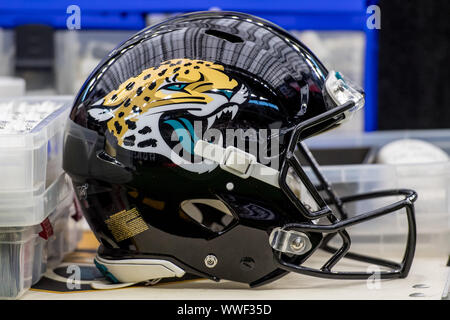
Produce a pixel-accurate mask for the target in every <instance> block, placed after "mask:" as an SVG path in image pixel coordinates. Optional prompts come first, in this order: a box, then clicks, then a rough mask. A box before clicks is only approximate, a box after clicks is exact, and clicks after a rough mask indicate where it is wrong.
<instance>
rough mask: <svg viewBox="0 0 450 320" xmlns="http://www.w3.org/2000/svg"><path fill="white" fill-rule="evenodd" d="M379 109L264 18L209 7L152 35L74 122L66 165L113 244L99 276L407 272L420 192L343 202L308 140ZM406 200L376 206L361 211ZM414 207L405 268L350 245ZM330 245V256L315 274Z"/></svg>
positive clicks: (126, 55) (126, 45) (98, 74)
mask: <svg viewBox="0 0 450 320" xmlns="http://www.w3.org/2000/svg"><path fill="white" fill-rule="evenodd" d="M363 105H364V93H363V91H362V90H361V89H360V88H358V87H357V86H356V85H354V84H353V83H351V82H350V81H349V80H348V79H346V78H345V77H344V76H343V75H342V74H341V73H339V72H336V71H327V69H326V68H325V67H324V65H323V64H322V63H321V62H320V61H319V60H318V59H317V57H315V56H314V54H313V53H312V52H311V51H310V50H309V49H308V48H307V47H306V46H305V45H304V44H302V43H301V42H300V41H299V40H297V39H296V38H294V37H293V36H292V35H291V34H289V33H288V32H287V31H285V30H283V29H281V28H280V27H278V26H276V25H274V24H272V23H270V22H268V21H265V20H262V19H259V18H257V17H254V16H251V15H247V14H242V13H235V12H197V13H191V14H185V15H180V16H176V17H173V18H171V19H168V20H166V21H164V22H162V23H159V24H156V25H153V26H150V27H148V28H146V29H144V30H142V31H140V32H138V33H137V34H135V35H134V36H133V37H131V38H130V39H128V40H126V41H125V42H123V43H122V44H120V45H119V46H118V47H117V48H116V49H114V50H113V51H112V52H111V53H110V54H109V55H108V56H107V57H105V59H104V60H103V61H102V62H101V63H100V64H99V65H98V66H97V67H96V69H95V70H94V71H93V72H92V74H91V75H90V76H89V78H88V79H87V80H86V82H85V84H84V85H83V86H82V88H81V90H80V92H79V93H78V95H77V97H76V98H75V101H74V105H73V109H72V111H71V114H70V119H69V120H68V124H67V127H66V133H65V144H64V159H63V166H64V169H65V170H66V171H67V172H68V174H69V175H70V177H71V178H72V181H73V184H74V187H75V189H76V191H77V196H78V199H79V200H80V202H81V206H82V208H83V211H84V215H85V217H86V219H87V221H88V223H89V225H90V227H91V228H92V230H93V232H94V233H95V235H96V236H97V238H98V240H99V242H100V243H101V245H100V247H99V249H98V253H97V256H96V258H95V263H96V265H97V267H98V268H99V269H100V270H101V271H102V272H103V273H104V274H105V275H106V276H107V277H108V278H109V279H110V280H111V281H113V282H117V283H136V282H142V281H146V280H155V279H160V278H170V277H181V276H183V275H185V274H192V275H196V276H199V277H204V278H208V279H212V280H220V279H227V280H232V281H238V282H243V283H248V284H250V285H251V286H257V285H262V284H265V283H268V282H271V281H273V280H275V279H278V278H280V277H281V276H283V275H285V274H286V273H288V272H297V273H300V274H306V275H311V276H317V277H324V278H339V279H367V278H368V277H370V276H371V275H372V274H371V273H368V272H365V271H361V272H353V271H349V272H346V271H345V272H344V271H335V270H333V267H334V266H335V265H336V264H337V263H338V262H339V261H341V259H342V258H344V257H345V258H349V259H354V260H358V261H362V262H366V263H369V264H375V265H378V266H381V267H383V270H382V271H381V273H380V274H379V276H380V277H381V278H401V277H405V276H406V275H407V274H408V271H409V269H410V266H411V263H412V260H413V256H414V251H415V241H416V229H415V228H416V227H415V218H414V205H413V203H414V201H415V200H416V198H417V195H416V193H415V192H414V191H412V190H406V189H401V190H388V191H377V192H371V193H366V194H358V195H351V196H346V197H339V196H338V195H337V194H336V193H335V192H334V191H333V189H332V186H331V185H330V184H329V183H328V182H327V180H326V179H325V177H324V176H323V175H322V174H321V172H320V169H319V165H318V164H317V162H316V161H315V159H314V157H313V156H312V154H311V152H310V151H309V150H308V148H307V146H306V144H305V143H304V140H305V139H307V138H309V137H312V136H314V135H317V134H319V133H321V132H323V131H326V130H330V129H333V128H335V127H337V126H339V125H340V124H341V123H342V122H343V121H346V120H348V119H350V118H351V117H352V115H353V114H354V113H355V112H356V111H357V110H358V109H360V108H361V107H362V106H363ZM313 177H314V179H313ZM313 180H314V181H313ZM392 196H395V197H397V200H396V202H393V203H392V204H390V205H388V206H383V207H381V208H379V209H376V210H373V211H370V212H364V213H360V214H357V215H354V216H353V215H352V216H349V215H348V214H347V211H346V209H345V205H346V203H349V202H355V201H362V200H367V199H374V198H378V197H392ZM400 209H404V210H405V211H406V218H407V220H408V229H409V230H408V235H407V245H406V250H405V252H404V256H403V260H402V261H401V262H398V263H397V262H394V261H389V260H385V259H383V258H381V257H373V256H365V255H361V254H356V253H353V252H351V251H349V249H350V245H351V239H350V236H349V234H348V232H347V230H346V228H348V227H350V226H354V225H356V224H360V223H364V222H367V221H369V220H372V219H375V218H377V217H380V216H383V215H386V214H389V213H393V212H395V211H397V210H400ZM334 238H336V239H337V238H340V239H341V240H340V241H339V242H340V244H339V246H336V245H332V244H331V243H330V241H331V240H332V239H334ZM331 242H332V241H331ZM319 249H321V250H325V251H326V252H328V254H329V255H330V258H329V259H328V260H327V261H326V262H325V263H324V264H323V266H322V267H319V268H313V267H310V266H306V265H305V264H306V261H308V259H309V258H310V257H311V256H312V255H314V254H315V252H316V251H317V250H319Z"/></svg>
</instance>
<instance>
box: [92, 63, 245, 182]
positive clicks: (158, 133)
mask: <svg viewBox="0 0 450 320" xmlns="http://www.w3.org/2000/svg"><path fill="white" fill-rule="evenodd" d="M248 95H249V94H248V89H247V88H246V86H245V85H243V84H240V83H239V82H238V81H237V80H236V79H233V78H231V77H229V76H228V75H227V74H225V72H224V67H223V66H222V65H220V64H216V63H212V62H209V61H204V60H191V59H174V60H168V61H164V62H162V63H161V64H160V65H159V66H155V67H153V68H149V69H146V70H144V71H142V73H141V74H139V75H138V76H137V77H132V78H130V79H128V80H126V81H125V82H124V83H122V84H121V85H120V86H119V88H117V89H116V90H114V91H112V92H110V93H109V94H107V95H106V96H105V97H104V99H102V100H101V101H99V102H98V103H96V104H95V106H93V107H92V108H91V109H90V110H89V111H88V112H89V115H90V116H91V117H93V118H94V119H96V120H97V121H100V122H103V121H106V122H107V129H108V131H110V132H111V133H112V134H113V135H114V136H115V137H116V139H117V144H118V145H119V146H121V147H123V148H125V149H128V150H132V151H138V152H150V153H158V154H161V155H163V156H166V157H168V158H170V159H171V160H172V161H173V162H174V163H176V164H178V165H179V166H181V167H183V168H185V169H187V170H189V171H193V172H198V173H201V172H205V171H209V170H211V169H212V168H208V165H206V164H199V163H186V160H185V159H184V158H183V159H182V158H181V157H180V155H179V154H178V152H175V151H174V150H173V149H174V144H175V143H176V142H174V141H173V133H174V132H175V133H176V134H178V136H179V141H180V142H181V143H184V144H189V146H186V148H185V149H187V151H189V150H190V149H191V147H193V143H195V142H196V139H198V138H197V135H196V133H195V132H194V123H201V127H202V130H203V133H204V132H205V131H206V130H208V129H210V128H211V127H213V126H214V125H215V124H217V125H218V124H219V123H221V124H222V123H224V122H226V121H231V120H233V119H234V118H235V116H236V114H237V113H238V112H239V108H240V106H241V105H242V104H243V103H244V102H245V101H247V99H248ZM180 131H183V132H186V131H187V132H189V133H190V139H191V141H186V140H187V139H186V136H183V137H181V135H180V134H179V132H180ZM182 140H184V141H182ZM211 165H213V164H210V165H209V166H211Z"/></svg>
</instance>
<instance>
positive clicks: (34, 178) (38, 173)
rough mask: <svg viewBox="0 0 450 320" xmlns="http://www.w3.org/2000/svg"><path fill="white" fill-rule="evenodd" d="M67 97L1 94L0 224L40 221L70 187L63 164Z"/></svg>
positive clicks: (25, 223)
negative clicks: (5, 95)
mask: <svg viewBox="0 0 450 320" xmlns="http://www.w3.org/2000/svg"><path fill="white" fill-rule="evenodd" d="M71 101H72V97H36V98H33V97H26V98H17V99H13V100H11V99H8V100H5V99H0V177H1V179H0V227H5V226H15V227H17V226H29V225H34V224H37V223H39V222H41V221H42V220H43V219H45V218H46V216H47V215H48V214H49V213H50V212H51V211H52V210H53V209H54V208H55V207H56V205H57V204H58V202H59V201H61V200H62V199H64V198H65V196H66V195H67V193H68V192H69V185H70V181H68V179H67V178H66V177H64V176H63V175H62V173H63V170H62V165H61V164H62V149H63V148H62V147H63V133H64V126H65V122H66V119H67V117H68V113H69V109H70V104H71ZM18 212H20V214H18Z"/></svg>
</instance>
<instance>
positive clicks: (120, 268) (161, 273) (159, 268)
mask: <svg viewBox="0 0 450 320" xmlns="http://www.w3.org/2000/svg"><path fill="white" fill-rule="evenodd" d="M95 260H96V262H97V264H98V265H101V266H102V267H103V268H104V269H105V270H106V271H107V272H108V273H110V274H111V275H112V276H114V277H115V279H117V281H118V282H120V283H139V282H143V281H147V280H151V279H159V278H172V277H182V276H183V275H184V274H185V272H184V270H183V269H181V268H179V267H178V266H176V265H175V264H173V263H172V262H170V261H167V260H159V259H123V260H109V259H104V258H101V257H99V256H97V257H95Z"/></svg>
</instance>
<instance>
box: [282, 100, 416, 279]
mask: <svg viewBox="0 0 450 320" xmlns="http://www.w3.org/2000/svg"><path fill="white" fill-rule="evenodd" d="M354 107H355V102H354V101H351V100H350V101H348V102H346V103H344V104H343V105H341V106H339V107H336V108H333V109H331V110H329V111H327V112H325V113H323V114H321V115H319V116H317V117H314V118H311V119H309V120H307V121H304V122H303V123H301V124H299V125H298V126H297V127H296V128H295V130H294V132H293V134H292V137H291V140H290V142H289V147H288V151H287V153H286V160H285V161H284V162H283V164H282V168H281V171H280V176H279V181H278V182H279V186H280V188H281V189H282V190H283V192H284V193H285V194H286V196H287V197H288V198H289V199H290V200H291V201H292V203H293V204H294V205H295V206H296V208H297V209H298V211H299V212H300V213H301V214H302V215H303V216H304V217H305V218H307V219H308V220H311V221H313V220H316V219H318V218H326V219H327V220H328V221H329V223H330V224H326V225H322V224H320V225H319V224H316V223H315V222H313V223H290V224H286V225H284V226H283V228H282V229H283V230H285V231H289V230H293V231H295V232H302V233H314V232H319V233H322V234H325V237H324V238H323V240H322V243H321V247H320V248H321V249H323V250H324V251H326V252H329V253H331V254H332V256H331V258H330V259H329V260H328V261H327V262H326V263H325V264H324V265H323V266H322V267H321V268H320V269H313V268H309V267H304V266H300V265H295V264H292V263H290V262H288V261H286V260H285V259H284V258H283V252H277V254H275V258H276V261H277V262H278V264H279V266H280V268H282V269H285V270H288V271H291V272H297V273H301V274H306V275H310V276H316V277H322V278H338V279H367V278H369V277H370V276H372V275H374V274H375V273H377V276H379V277H380V279H391V278H404V277H406V276H407V274H408V272H409V269H410V267H411V264H412V260H413V257H414V252H415V245H416V223H415V216H414V201H415V200H416V199H417V194H416V192H414V191H412V190H404V189H401V190H386V191H378V192H370V193H364V194H359V195H352V196H348V197H342V198H340V197H339V196H337V195H336V194H335V193H334V192H333V190H332V188H331V185H330V183H329V182H328V181H327V180H326V178H325V177H324V176H323V175H322V173H321V172H320V170H319V165H318V164H317V162H316V160H315V159H314V157H313V156H312V154H311V152H310V151H309V150H308V148H307V146H306V145H305V144H304V143H303V142H302V141H301V138H302V133H303V132H304V131H305V130H308V129H310V128H311V127H315V126H318V125H321V124H324V123H326V121H329V120H330V119H333V118H337V117H339V116H340V115H342V114H346V113H348V112H349V111H350V110H351V109H352V108H354ZM296 147H298V150H299V151H300V152H301V153H302V155H303V157H304V158H305V160H306V161H307V162H308V163H309V165H310V166H311V169H312V171H313V173H314V174H315V175H316V177H317V178H318V180H319V186H320V188H319V189H320V190H323V191H324V192H325V193H326V194H327V196H328V197H329V199H327V200H325V199H323V198H322V196H321V195H320V194H319V191H318V189H317V188H316V186H314V185H313V184H312V182H311V181H310V179H309V178H308V176H307V175H306V173H305V172H304V170H303V169H302V166H301V165H300V161H299V160H298V159H297V157H296V156H295V153H294V151H295V148H296ZM290 169H291V170H294V172H295V174H296V175H297V176H298V177H299V178H300V180H301V182H302V183H303V184H304V185H305V187H306V189H307V190H308V192H309V193H310V195H311V197H312V199H313V200H314V201H315V202H316V204H317V207H318V208H319V209H318V210H316V211H310V208H311V206H309V205H307V204H304V203H302V202H301V200H300V199H299V197H297V196H296V194H295V193H294V192H293V191H292V190H291V188H290V187H289V186H288V184H287V175H288V171H289V170H290ZM388 196H389V197H390V196H403V197H404V199H403V200H400V201H397V202H394V203H392V204H390V205H387V206H384V207H382V208H379V209H376V210H373V211H370V212H366V213H362V214H358V215H356V216H354V217H352V218H348V215H347V214H346V212H345V209H344V204H345V203H349V202H354V201H363V200H368V199H373V198H379V197H388ZM328 205H334V206H335V207H336V210H337V213H338V216H339V218H338V216H337V215H335V214H334V213H333V212H332V210H331V209H330V207H329V206H328ZM403 208H404V209H405V210H406V215H407V220H408V236H407V245H406V249H405V252H404V255H403V259H402V262H401V263H396V262H393V261H388V260H384V259H380V258H376V257H370V256H366V255H361V254H356V253H352V252H349V249H350V246H351V239H350V235H349V234H348V232H347V231H346V230H345V228H348V227H350V226H353V225H356V224H359V223H362V222H365V221H368V220H372V219H375V218H378V217H380V216H383V215H386V214H389V213H392V212H395V211H397V210H400V209H403ZM335 236H339V237H341V239H342V246H341V247H340V248H333V247H331V246H330V245H329V244H328V243H329V242H330V241H331V240H332V239H333V238H334V237H335ZM344 257H345V258H349V259H353V260H357V261H360V262H365V263H368V264H372V265H377V266H381V267H386V268H388V269H390V270H389V271H381V272H338V271H332V268H333V267H334V266H335V265H336V264H337V263H338V262H339V261H340V260H341V259H342V258H344Z"/></svg>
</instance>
